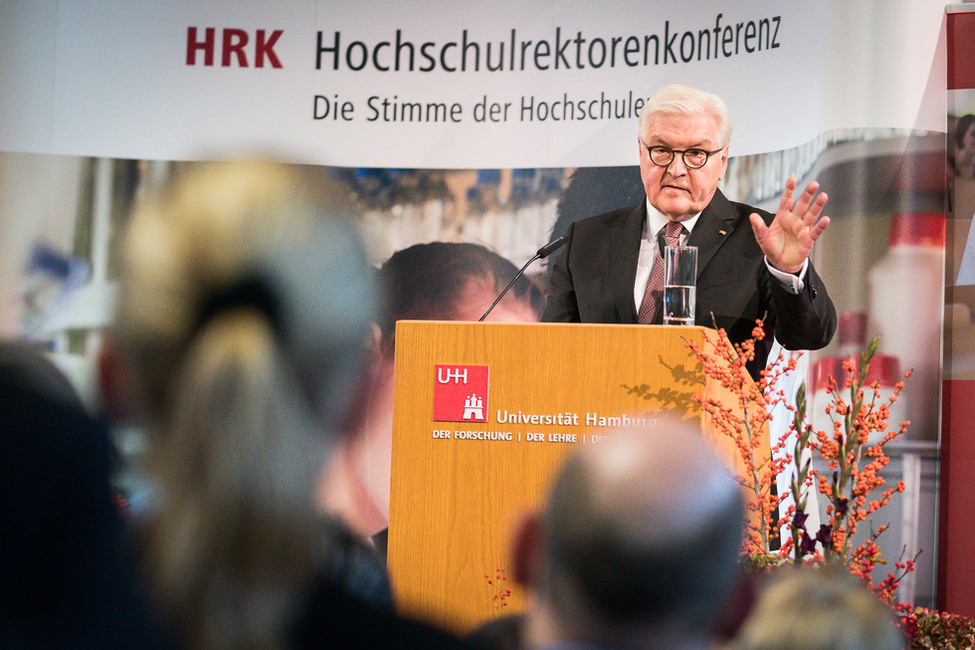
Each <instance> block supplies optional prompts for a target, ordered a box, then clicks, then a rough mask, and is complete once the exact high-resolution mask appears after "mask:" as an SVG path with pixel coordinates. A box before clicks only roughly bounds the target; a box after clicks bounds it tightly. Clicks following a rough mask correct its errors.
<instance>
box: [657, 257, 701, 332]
mask: <svg viewBox="0 0 975 650" xmlns="http://www.w3.org/2000/svg"><path fill="white" fill-rule="evenodd" d="M696 287H697V246H667V247H666V248H665V249H664V325H693V324H694V307H695V303H696V301H697V295H696Z"/></svg>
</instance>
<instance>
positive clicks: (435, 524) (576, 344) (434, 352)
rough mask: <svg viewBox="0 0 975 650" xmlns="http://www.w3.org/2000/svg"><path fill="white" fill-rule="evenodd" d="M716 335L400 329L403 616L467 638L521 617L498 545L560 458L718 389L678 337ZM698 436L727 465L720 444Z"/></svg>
mask: <svg viewBox="0 0 975 650" xmlns="http://www.w3.org/2000/svg"><path fill="white" fill-rule="evenodd" d="M715 337H716V334H715V333H714V332H713V331H711V330H706V329H704V328H701V327H665V326H640V325H581V324H556V323H532V324H514V323H469V322H455V321H450V322H442V321H400V322H398V323H397V325H396V359H395V389H394V390H395V401H394V407H393V448H392V477H391V489H390V516H389V546H388V556H387V557H388V566H389V572H390V576H391V579H392V583H393V589H394V593H395V597H396V600H397V602H398V604H399V606H400V609H401V610H402V612H403V613H404V614H406V615H408V616H411V617H414V618H420V619H423V620H427V621H430V622H433V623H435V624H438V625H441V626H443V627H446V628H447V629H450V630H453V631H455V632H458V633H465V632H467V631H470V630H471V629H473V628H474V627H476V626H477V625H478V624H480V623H481V622H483V621H484V620H486V619H488V618H491V617H494V616H498V615H502V614H510V613H515V612H517V611H519V610H520V609H521V608H522V607H523V606H524V604H525V601H524V594H523V593H521V591H520V590H519V588H518V586H517V585H516V584H515V583H514V579H513V578H512V577H510V576H508V575H506V573H507V569H508V568H509V566H510V564H509V547H510V545H511V543H512V541H513V536H514V533H515V529H516V527H517V524H518V522H519V521H520V518H521V517H522V516H524V514H525V513H526V512H527V511H529V510H530V509H534V508H537V507H538V506H539V505H541V503H542V501H543V498H544V496H545V493H546V490H547V488H548V485H549V481H550V479H551V477H552V476H553V473H554V471H555V469H556V467H557V466H558V463H559V462H560V461H561V460H562V459H563V458H564V457H565V455H566V454H567V453H568V452H570V451H571V450H572V449H573V448H575V447H576V446H578V445H588V444H598V443H599V439H600V436H601V435H605V434H606V433H609V432H610V431H612V430H613V429H616V428H619V427H621V426H627V425H629V426H634V425H636V426H648V427H653V426H654V425H655V422H656V420H657V419H658V418H660V417H661V416H663V415H668V416H676V417H682V418H696V419H701V418H702V414H701V410H700V408H699V407H698V405H697V404H696V403H694V402H693V401H692V395H693V394H694V393H699V394H704V395H711V396H715V397H717V398H721V397H722V395H721V390H722V389H721V388H720V386H716V385H713V384H714V383H715V382H710V381H706V380H705V377H704V375H703V373H702V372H701V370H700V367H699V364H698V363H697V360H696V359H695V358H694V356H693V354H692V353H691V351H690V350H689V349H688V348H687V345H686V342H687V341H696V342H698V343H699V344H701V345H702V346H705V345H712V343H710V342H711V341H713V340H714V338H715ZM444 418H448V419H444ZM449 418H456V419H449ZM703 420H704V421H703V422H702V424H703V426H704V430H705V431H706V432H707V431H710V427H709V424H708V422H707V418H706V417H704V418H703ZM710 439H711V441H712V444H713V445H714V446H715V448H717V449H718V451H719V453H720V454H721V455H722V456H723V457H725V458H727V459H728V461H729V464H731V465H737V464H738V461H737V456H736V452H735V448H734V445H733V444H732V443H731V441H730V440H728V439H727V438H724V437H723V436H719V435H715V436H710ZM674 462H675V463H679V462H680V459H679V458H675V459H674ZM509 591H510V593H509Z"/></svg>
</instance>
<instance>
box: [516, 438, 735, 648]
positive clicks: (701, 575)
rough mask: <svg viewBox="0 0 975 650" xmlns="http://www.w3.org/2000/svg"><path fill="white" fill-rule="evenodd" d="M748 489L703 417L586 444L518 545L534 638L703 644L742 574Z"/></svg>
mask: <svg viewBox="0 0 975 650" xmlns="http://www.w3.org/2000/svg"><path fill="white" fill-rule="evenodd" d="M743 516H744V506H743V502H742V497H741V494H740V491H739V487H738V485H737V483H736V481H735V480H734V479H733V478H732V477H731V475H730V474H729V472H728V471H727V469H726V468H725V465H724V464H723V463H722V461H721V460H719V459H718V457H717V456H716V455H715V454H714V453H713V452H712V451H711V449H710V448H709V446H708V444H707V443H706V441H705V440H704V439H703V437H702V435H701V433H700V431H699V429H698V427H697V426H696V425H694V424H691V423H688V422H685V421H678V420H664V421H662V422H658V424H657V425H656V427H654V428H653V429H650V430H646V429H642V430H639V431H636V430H633V431H620V432H618V433H616V434H612V435H610V436H608V437H607V438H606V439H605V440H604V441H603V442H601V443H599V444H596V445H591V446H587V447H585V448H583V449H582V450H581V451H580V452H578V453H576V454H575V455H573V456H572V457H570V459H569V460H568V461H567V462H566V463H565V465H564V466H563V467H562V468H561V470H560V471H559V472H558V475H557V477H556V479H555V482H554V484H553V486H552V488H551V491H550V494H549V498H548V501H547V504H546V506H545V511H544V514H543V516H542V520H541V523H540V524H539V525H537V526H532V525H528V526H526V527H525V528H524V529H523V531H522V536H521V538H520V539H519V543H518V546H517V549H516V558H517V559H516V564H517V567H518V574H519V577H520V579H522V580H523V581H525V582H527V583H528V585H529V587H530V588H531V589H532V591H533V595H534V597H535V601H536V607H535V608H534V610H533V611H532V613H531V614H530V619H531V620H530V622H529V627H528V630H529V631H528V636H529V639H530V641H531V643H535V644H542V645H544V644H545V643H552V642H580V643H591V644H605V645H611V646H620V647H685V648H686V647H698V646H702V647H703V646H706V645H707V644H709V643H710V642H711V641H712V634H713V632H712V627H713V625H714V623H715V622H716V620H717V618H718V617H719V615H720V614H721V612H722V610H723V608H724V605H725V599H726V597H727V595H728V593H729V591H730V590H731V588H732V587H733V586H734V585H735V582H736V580H737V577H738V566H737V558H738V552H739V549H740V544H741V538H742V531H743Z"/></svg>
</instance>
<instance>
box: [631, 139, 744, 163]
mask: <svg viewBox="0 0 975 650" xmlns="http://www.w3.org/2000/svg"><path fill="white" fill-rule="evenodd" d="M639 142H640V144H642V145H643V147H644V149H646V150H647V158H649V159H650V162H652V163H653V164H654V165H656V166H657V167H669V166H670V164H671V163H672V162H674V159H675V158H677V154H680V159H681V161H683V163H684V166H685V167H687V168H688V169H701V168H702V167H705V166H706V165H707V164H708V161H709V160H711V156H713V155H714V154H716V153H720V152H721V151H724V148H725V147H726V146H728V145H724V146H721V147H718V148H717V149H715V150H714V151H708V150H707V149H701V148H700V147H691V148H690V149H683V150H681V149H671V148H670V147H665V146H663V145H659V144H656V145H654V146H652V147H651V146H650V145H648V144H647V143H646V142H644V141H643V140H640V141H639ZM654 149H660V150H661V151H669V152H670V160H668V161H667V162H665V163H658V162H657V161H656V160H654V159H653V150H654ZM689 151H700V152H701V153H703V154H704V162H703V163H701V164H700V165H692V164H691V163H689V162H687V152H689Z"/></svg>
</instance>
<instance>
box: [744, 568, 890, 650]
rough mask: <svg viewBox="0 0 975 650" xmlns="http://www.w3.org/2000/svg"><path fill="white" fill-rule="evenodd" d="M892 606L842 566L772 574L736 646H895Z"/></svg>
mask: <svg viewBox="0 0 975 650" xmlns="http://www.w3.org/2000/svg"><path fill="white" fill-rule="evenodd" d="M906 644H907V639H906V637H905V636H904V633H903V632H902V631H900V630H899V629H898V628H897V626H896V625H895V623H894V618H893V615H892V613H891V610H890V609H889V608H888V607H886V606H885V605H884V604H883V603H881V602H880V600H878V598H877V596H876V595H874V594H873V593H871V592H870V591H869V590H867V588H866V587H865V586H864V585H863V583H861V582H859V581H858V580H856V579H854V578H853V577H852V576H851V575H850V574H849V572H847V571H846V570H845V568H844V567H803V568H801V569H797V570H791V571H788V572H785V573H783V574H780V575H777V576H775V577H774V578H773V579H772V582H771V583H770V584H769V585H768V586H767V587H766V588H765V589H764V590H763V592H762V594H761V595H760V596H759V599H758V603H757V604H756V605H755V608H754V609H753V610H752V613H751V614H750V615H749V617H748V619H747V620H746V621H745V624H744V626H743V627H742V629H741V632H740V634H739V638H738V639H737V641H736V642H735V644H734V645H733V646H732V647H734V648H735V649H736V650H753V649H754V650H759V649H762V650H899V649H900V648H905V647H907V646H906Z"/></svg>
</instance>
